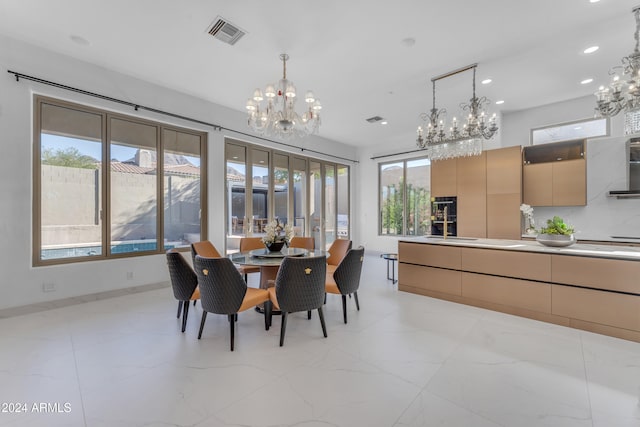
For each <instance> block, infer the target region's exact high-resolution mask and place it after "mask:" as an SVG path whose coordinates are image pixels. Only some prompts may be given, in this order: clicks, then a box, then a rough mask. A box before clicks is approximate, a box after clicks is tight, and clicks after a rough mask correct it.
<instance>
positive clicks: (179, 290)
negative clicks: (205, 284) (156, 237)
mask: <svg viewBox="0 0 640 427" xmlns="http://www.w3.org/2000/svg"><path fill="white" fill-rule="evenodd" d="M167 266H168V267H169V277H171V287H172V288H173V296H174V297H175V298H176V299H177V300H178V315H177V317H178V318H180V312H181V311H182V332H184V330H185V329H186V327H187V316H188V315H189V302H190V301H193V303H194V305H195V302H196V301H197V300H199V299H200V290H199V289H198V278H197V277H196V273H195V272H194V271H193V269H192V268H191V266H190V265H189V263H188V262H187V260H185V259H184V257H183V256H182V254H180V252H178V251H176V250H175V249H171V250H170V251H168V252H167Z"/></svg>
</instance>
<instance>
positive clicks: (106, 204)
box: [33, 96, 206, 265]
mask: <svg viewBox="0 0 640 427" xmlns="http://www.w3.org/2000/svg"><path fill="white" fill-rule="evenodd" d="M34 105H35V115H34V116H35V129H36V131H35V135H36V137H35V139H34V154H35V155H34V192H33V197H34V203H33V206H34V214H33V221H34V227H33V230H34V231H33V263H34V265H47V264H59V263H66V262H76V261H81V260H92V259H103V258H109V257H113V256H128V255H139V254H153V253H162V252H164V251H165V250H166V249H169V248H174V247H178V248H179V247H186V246H188V245H189V244H190V243H191V242H193V241H197V240H201V236H204V235H205V234H206V233H205V231H206V226H205V222H204V221H205V220H206V215H205V214H203V212H202V211H203V209H202V206H204V199H203V197H204V190H203V187H204V186H203V183H204V182H206V177H205V168H204V167H201V166H202V164H201V163H202V162H201V159H203V158H204V156H203V154H204V150H205V145H206V134H204V133H202V132H196V131H191V130H186V129H180V128H176V127H171V126H166V125H163V124H159V123H153V122H149V121H144V120H140V119H137V118H133V117H126V116H122V115H116V114H111V113H108V112H106V111H100V110H96V109H93V108H89V107H85V106H82V105H77V104H71V103H67V102H62V101H57V100H53V99H49V98H45V97H39V96H38V97H36V98H35V102H34Z"/></svg>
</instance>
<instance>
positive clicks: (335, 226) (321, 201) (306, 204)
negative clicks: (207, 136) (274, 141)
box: [225, 139, 350, 253]
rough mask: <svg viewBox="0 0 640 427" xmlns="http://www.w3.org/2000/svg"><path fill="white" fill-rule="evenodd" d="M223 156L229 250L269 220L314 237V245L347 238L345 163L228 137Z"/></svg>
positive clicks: (346, 174) (323, 244)
mask: <svg viewBox="0 0 640 427" xmlns="http://www.w3.org/2000/svg"><path fill="white" fill-rule="evenodd" d="M225 156H226V157H225V158H226V167H227V176H226V188H227V191H226V194H227V200H226V209H227V221H226V224H227V252H228V253H231V252H234V251H237V250H238V248H239V240H240V238H242V237H244V236H261V235H263V233H264V225H265V224H266V223H267V222H268V221H270V220H273V219H278V221H280V223H282V224H290V225H292V226H293V228H294V231H295V234H296V236H311V237H313V238H314V239H315V245H316V248H322V247H328V246H329V245H330V244H331V243H332V242H333V241H334V240H335V239H336V238H338V239H349V238H350V235H349V167H348V166H345V165H341V164H336V163H331V162H326V161H319V160H311V159H309V158H305V157H302V156H298V155H292V154H289V153H282V152H278V151H275V150H269V149H267V148H264V147H258V146H254V145H250V144H246V143H243V142H240V141H235V140H231V139H230V140H228V141H227V143H226V154H225ZM247 177H251V179H247Z"/></svg>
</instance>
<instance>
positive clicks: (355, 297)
mask: <svg viewBox="0 0 640 427" xmlns="http://www.w3.org/2000/svg"><path fill="white" fill-rule="evenodd" d="M353 298H354V299H355V300H356V308H357V309H358V311H360V302H359V301H358V291H356V292H354V293H353Z"/></svg>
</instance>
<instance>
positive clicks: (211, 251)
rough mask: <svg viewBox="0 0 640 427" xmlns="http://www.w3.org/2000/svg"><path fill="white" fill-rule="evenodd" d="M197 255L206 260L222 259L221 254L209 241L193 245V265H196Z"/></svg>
mask: <svg viewBox="0 0 640 427" xmlns="http://www.w3.org/2000/svg"><path fill="white" fill-rule="evenodd" d="M196 255H200V256H201V257H205V258H220V257H221V256H222V255H220V252H218V250H217V249H216V247H215V246H213V243H211V242H210V241H208V240H204V241H202V242H195V243H192V244H191V256H192V257H193V261H194V263H193V265H195V260H196Z"/></svg>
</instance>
